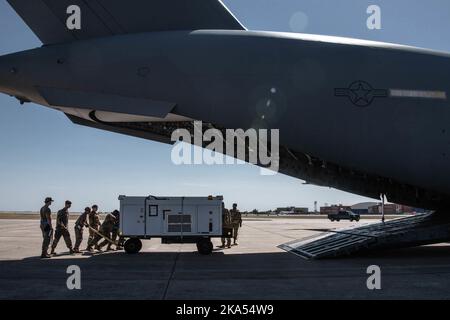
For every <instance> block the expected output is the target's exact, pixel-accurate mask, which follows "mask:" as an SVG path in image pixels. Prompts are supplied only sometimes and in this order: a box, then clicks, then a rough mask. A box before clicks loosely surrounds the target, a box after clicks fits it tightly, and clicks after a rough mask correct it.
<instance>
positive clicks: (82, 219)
mask: <svg viewBox="0 0 450 320" xmlns="http://www.w3.org/2000/svg"><path fill="white" fill-rule="evenodd" d="M90 212H91V208H89V207H87V208H85V209H84V212H83V213H82V214H81V215H80V216H79V217H78V219H77V221H76V222H75V247H74V248H73V251H74V252H75V253H80V245H81V242H82V241H83V231H84V227H86V226H87V219H88V216H89V213H90Z"/></svg>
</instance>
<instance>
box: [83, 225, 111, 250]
mask: <svg viewBox="0 0 450 320" xmlns="http://www.w3.org/2000/svg"><path fill="white" fill-rule="evenodd" d="M99 232H100V234H102V235H103V236H105V237H108V238H109V239H111V230H104V229H100V230H99ZM94 234H95V235H94V238H93V239H92V240H91V241H89V243H88V248H89V249H90V248H92V247H93V246H96V247H98V248H101V247H104V246H105V245H107V244H108V243H109V241H108V240H106V239H105V240H104V241H102V242H101V243H98V242H99V241H100V240H101V239H103V237H102V236H101V235H99V234H96V233H94Z"/></svg>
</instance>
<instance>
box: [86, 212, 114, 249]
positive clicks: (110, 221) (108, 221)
mask: <svg viewBox="0 0 450 320" xmlns="http://www.w3.org/2000/svg"><path fill="white" fill-rule="evenodd" d="M115 223H116V218H115V217H114V216H113V215H112V214H108V215H107V216H106V217H105V221H103V223H102V225H101V227H100V230H99V233H100V234H101V235H99V234H97V233H96V234H95V236H94V238H93V239H92V241H90V242H89V244H88V247H87V251H92V247H93V246H95V248H96V249H97V250H99V251H102V247H104V246H105V245H107V244H108V243H109V241H108V240H106V239H105V240H104V241H103V242H101V243H100V244H98V242H99V241H100V239H102V238H103V237H102V236H105V237H107V238H109V239H111V232H112V230H113V228H114V224H115Z"/></svg>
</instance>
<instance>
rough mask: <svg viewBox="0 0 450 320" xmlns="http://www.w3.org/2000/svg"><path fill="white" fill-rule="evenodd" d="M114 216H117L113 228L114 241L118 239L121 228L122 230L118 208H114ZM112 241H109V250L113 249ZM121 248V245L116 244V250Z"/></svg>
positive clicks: (112, 236) (112, 238)
mask: <svg viewBox="0 0 450 320" xmlns="http://www.w3.org/2000/svg"><path fill="white" fill-rule="evenodd" d="M111 214H112V215H113V216H114V218H116V220H115V222H114V226H113V228H112V231H111V240H112V241H117V240H118V239H117V238H118V237H119V230H120V212H119V211H118V210H114V211H113V212H112V213H111ZM111 246H112V244H111V242H109V243H108V247H107V248H106V250H107V251H109V250H111ZM120 249H121V248H120V247H119V246H116V250H120Z"/></svg>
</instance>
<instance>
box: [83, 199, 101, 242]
mask: <svg viewBox="0 0 450 320" xmlns="http://www.w3.org/2000/svg"><path fill="white" fill-rule="evenodd" d="M97 211H98V206H97V205H96V204H94V205H93V206H92V210H91V212H90V213H89V215H88V224H89V227H91V228H92V229H94V230H97V231H98V229H99V228H100V218H99V217H98V212H97ZM92 229H89V239H88V244H89V243H90V242H92V240H94V236H95V231H94V230H92ZM86 250H88V249H86Z"/></svg>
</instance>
